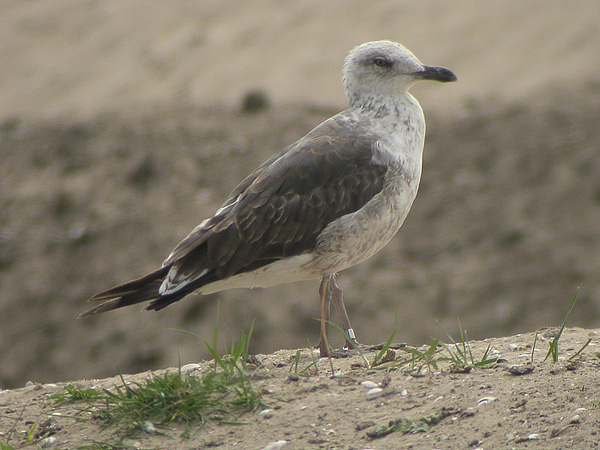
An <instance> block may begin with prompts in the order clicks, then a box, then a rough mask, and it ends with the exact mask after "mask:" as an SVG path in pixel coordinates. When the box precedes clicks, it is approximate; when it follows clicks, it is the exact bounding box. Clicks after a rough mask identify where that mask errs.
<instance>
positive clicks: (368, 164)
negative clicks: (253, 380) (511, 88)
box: [80, 41, 456, 356]
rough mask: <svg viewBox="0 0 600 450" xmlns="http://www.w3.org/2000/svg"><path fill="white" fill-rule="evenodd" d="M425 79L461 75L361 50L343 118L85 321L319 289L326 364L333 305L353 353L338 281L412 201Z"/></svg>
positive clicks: (390, 47)
mask: <svg viewBox="0 0 600 450" xmlns="http://www.w3.org/2000/svg"><path fill="white" fill-rule="evenodd" d="M421 80H434V81H440V82H450V81H456V76H455V75H454V74H453V73H452V72H451V71H450V70H448V69H445V68H442V67H432V66H426V65H423V64H422V63H421V62H420V61H419V60H418V59H417V58H416V57H415V55H413V54H412V53H411V52H410V51H409V50H408V49H406V48H405V47H403V46H402V45H400V44H398V43H395V42H391V41H376V42H367V43H365V44H362V45H360V46H358V47H356V48H354V49H353V50H352V51H351V52H350V53H349V54H348V56H347V57H346V60H345V62H344V67H343V71H342V81H343V86H344V93H345V94H346V97H347V98H348V101H349V104H350V106H349V108H348V109H346V110H345V111H342V112H340V113H338V114H336V115H335V116H333V117H331V118H329V119H327V120H325V121H324V122H323V123H321V124H320V125H318V126H317V127H315V128H314V129H313V130H312V131H310V132H309V133H308V134H307V135H306V136H304V137H303V138H301V139H299V140H298V141H296V142H295V143H293V144H292V145H290V146H288V147H286V148H284V149H283V150H281V151H280V152H278V153H276V154H274V155H273V156H272V157H271V158H269V159H268V160H267V161H265V162H264V163H263V164H262V165H260V166H259V167H258V168H257V169H255V170H254V171H253V172H252V173H250V175H248V176H247V177H246V178H245V179H244V180H243V181H242V182H241V183H240V184H239V185H238V186H237V187H236V188H235V189H234V190H233V192H232V193H231V194H230V195H229V197H228V198H227V199H226V200H225V202H224V203H223V205H222V206H221V207H220V208H219V209H218V210H217V212H216V213H215V214H214V215H213V216H212V217H210V218H208V219H206V220H204V221H202V222H201V223H200V224H199V225H198V226H197V227H195V228H194V229H193V230H192V232H191V233H190V234H189V235H188V236H187V237H186V238H185V239H183V240H182V241H181V242H180V243H179V244H178V245H177V246H176V247H175V248H174V250H173V251H172V252H171V254H170V255H169V256H168V257H167V259H166V260H165V261H164V262H163V264H162V267H160V268H159V269H157V270H155V271H153V272H150V273H149V274H147V275H145V276H143V277H141V278H138V279H136V280H133V281H130V282H127V283H124V284H121V285H118V286H116V287H113V288H112V289H109V290H107V291H104V292H101V293H99V294H96V295H94V296H93V297H92V298H91V299H90V301H93V302H100V303H99V304H98V305H96V306H94V307H93V308H91V309H89V310H88V311H85V312H83V313H82V314H81V315H80V317H86V316H91V315H94V314H98V313H102V312H106V311H110V310H114V309H117V308H121V307H124V306H129V305H133V304H136V303H141V302H149V304H148V305H147V306H146V307H145V309H146V310H155V311H158V310H161V309H163V308H165V307H167V306H169V305H170V304H172V303H175V302H177V301H179V300H181V299H182V298H184V297H185V296H187V295H189V294H191V293H197V294H211V293H215V292H219V291H223V290H226V289H232V288H255V287H261V288H266V287H270V286H275V285H278V284H282V283H291V282H295V281H300V280H310V279H320V280H321V282H320V286H319V296H320V316H321V330H320V341H319V345H318V348H319V350H320V354H321V356H331V349H330V347H329V340H328V325H329V316H330V304H331V302H333V304H334V306H335V308H336V310H337V313H338V315H339V317H340V321H341V323H342V328H343V330H344V332H345V336H346V346H347V347H350V346H352V347H356V346H357V345H358V342H357V340H356V335H355V333H354V330H353V328H352V325H351V323H350V320H349V318H348V314H347V312H346V308H345V305H344V300H343V297H342V290H341V289H340V288H339V286H338V285H337V282H336V275H337V273H338V272H340V271H342V270H344V269H347V268H349V267H352V266H354V265H356V264H359V263H361V262H363V261H365V260H367V259H369V258H370V257H372V256H373V255H374V254H376V253H377V252H378V251H379V250H381V249H382V248H383V247H384V246H385V245H386V244H387V243H388V242H389V241H390V240H391V239H392V237H393V236H394V235H395V234H396V232H397V231H398V230H399V229H400V227H401V226H402V223H403V222H404V220H405V219H406V216H407V215H408V212H409V210H410V208H411V206H412V204H413V201H414V199H415V197H416V195H417V189H418V186H419V181H420V178H421V167H422V155H423V145H424V140H425V118H424V116H423V111H422V109H421V107H420V105H419V103H418V102H417V100H416V99H415V98H414V97H413V96H412V95H411V94H410V93H409V92H408V90H409V89H410V88H411V87H412V86H413V85H414V84H415V83H416V82H418V81H421Z"/></svg>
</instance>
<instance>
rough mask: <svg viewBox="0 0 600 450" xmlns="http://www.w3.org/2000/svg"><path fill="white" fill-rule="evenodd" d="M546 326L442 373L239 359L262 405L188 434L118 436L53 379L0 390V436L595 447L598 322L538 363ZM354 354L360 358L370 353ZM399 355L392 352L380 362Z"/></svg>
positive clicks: (166, 444) (250, 444) (151, 442)
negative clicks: (467, 366)
mask: <svg viewBox="0 0 600 450" xmlns="http://www.w3.org/2000/svg"><path fill="white" fill-rule="evenodd" d="M556 332H557V330H556V329H546V330H540V332H539V334H538V338H537V341H536V339H535V335H534V333H526V334H522V335H521V334H519V335H516V336H510V337H506V338H494V339H486V340H485V341H484V342H472V343H471V349H472V352H473V357H474V359H475V360H480V359H481V357H482V355H483V354H484V352H485V351H486V349H487V348H488V346H489V347H490V349H491V350H490V353H491V354H492V355H493V356H494V357H497V358H500V359H499V362H498V363H497V364H490V365H486V366H484V367H483V368H474V369H472V370H471V371H470V372H463V371H457V370H453V369H452V367H451V366H450V365H449V364H448V363H440V364H439V366H438V367H437V370H433V369H432V370H431V371H428V370H427V369H426V368H424V369H423V370H422V371H420V372H418V371H417V372H414V371H410V370H408V367H409V366H406V365H405V366H403V368H401V369H391V370H382V369H381V367H379V369H371V370H368V369H366V368H365V367H364V365H362V360H361V359H360V357H358V356H353V357H350V358H345V359H338V360H336V361H334V365H335V370H336V372H338V376H337V377H335V378H331V376H330V375H331V372H330V369H329V364H328V362H327V360H326V359H323V360H321V361H320V362H319V364H318V368H319V370H318V373H315V372H314V371H313V370H312V369H311V370H309V371H308V375H306V376H300V377H294V374H296V373H298V372H302V371H303V370H304V369H306V368H307V367H309V366H311V364H312V359H311V357H310V356H309V351H308V350H307V349H304V350H301V352H302V357H301V358H300V360H299V364H298V369H299V370H298V372H297V371H296V370H295V361H296V351H295V350H280V351H277V352H275V353H272V354H269V355H257V356H256V357H254V358H253V359H252V361H253V364H250V366H249V367H250V368H251V369H250V371H251V373H252V379H253V381H252V385H253V386H254V387H255V388H256V389H257V390H259V391H260V392H262V393H263V400H264V401H265V402H266V403H267V404H268V406H269V408H268V409H266V410H263V413H262V414H260V413H248V414H245V415H243V416H241V417H240V418H239V419H237V420H238V422H240V423H239V424H237V425H232V424H223V425H219V424H216V423H215V422H207V424H206V425H205V426H203V427H202V428H201V429H200V431H198V429H196V428H192V429H191V430H187V431H186V429H185V428H184V427H183V426H179V427H178V426H176V425H170V426H167V427H166V428H162V427H159V428H156V429H157V430H158V431H159V432H160V433H162V434H158V435H157V434H152V433H143V432H141V431H140V432H137V433H134V434H133V435H131V436H129V437H128V438H126V439H124V440H123V439H120V438H121V437H122V435H123V433H124V431H123V430H119V429H118V428H117V427H114V426H113V427H109V428H103V427H102V424H103V423H102V421H101V420H99V419H94V418H92V417H91V416H90V413H89V412H86V411H82V410H85V409H86V404H85V403H83V404H82V403H77V402H76V403H66V404H62V405H57V404H56V402H55V401H54V400H53V399H52V398H51V397H50V396H52V395H54V394H57V393H63V392H65V390H64V384H63V383H58V384H45V385H44V384H32V385H31V386H28V387H25V388H21V389H17V390H13V391H5V392H0V413H1V414H0V430H4V431H3V432H2V434H0V442H7V440H8V439H9V443H10V444H12V445H13V446H15V447H16V448H18V447H19V446H20V445H23V444H24V443H25V442H26V440H27V431H28V430H30V429H31V427H32V425H33V424H38V427H37V428H35V432H34V433H30V435H31V436H32V437H31V440H33V441H34V442H37V443H43V442H48V440H49V439H52V441H51V442H52V445H50V446H49V447H51V448H78V447H79V446H85V445H91V444H92V443H93V442H92V441H95V442H96V445H100V444H99V443H102V444H103V445H106V447H102V448H109V447H108V445H115V444H117V443H118V444H119V445H121V446H122V447H117V448H148V449H150V448H152V449H156V448H160V449H167V448H178V449H198V448H223V449H229V448H253V449H262V448H268V447H267V446H268V445H269V444H276V445H279V446H274V447H271V448H286V449H288V448H290V449H301V448H328V449H333V448H348V449H351V448H355V449H390V448H415V449H416V448H419V449H421V448H436V449H456V448H482V449H485V448H489V449H492V448H493V449H497V448H573V449H590V448H595V447H597V443H598V426H599V425H600V418H599V416H598V398H599V396H600V387H599V386H598V383H597V382H596V381H597V373H598V370H599V369H600V361H599V360H598V354H597V350H598V344H599V342H600V341H599V340H598V330H584V329H579V328H572V329H566V330H565V332H564V333H563V335H562V337H561V339H560V340H559V355H560V356H559V358H560V359H559V362H557V363H552V362H551V361H550V360H547V361H546V362H543V359H544V356H545V354H546V352H547V349H548V343H549V342H550V341H551V340H552V339H553V336H555V333H556ZM590 339H591V342H590V344H589V345H588V346H587V347H585V349H584V350H583V352H582V353H580V354H579V355H577V356H575V354H576V353H577V352H578V351H579V350H580V349H581V348H582V347H583V346H584V345H585V343H586V342H587V341H588V340H590ZM534 343H535V349H534V348H533V345H534ZM532 350H533V351H532ZM532 353H533V354H534V356H533V363H531V358H532V356H531V355H532ZM365 356H366V357H367V359H368V360H369V361H372V360H373V357H374V353H367V354H366V355H365ZM406 356H407V353H406V352H405V351H403V350H395V355H394V356H393V357H392V356H390V359H392V358H394V357H395V358H397V360H398V361H399V360H402V359H405V358H406ZM574 356H575V357H574ZM573 357H574V358H573ZM386 364H388V365H389V364H393V363H391V362H388V363H386ZM209 366H210V364H209V362H202V363H201V364H200V365H199V367H198V369H196V371H195V372H192V375H202V374H203V373H205V372H207V371H208V370H210V367H209ZM311 367H312V366H311ZM171 370H176V369H171ZM160 374H161V373H160V372H158V373H155V374H152V373H149V372H146V373H141V374H138V375H126V376H125V380H126V382H127V383H129V385H130V386H132V387H133V386H135V383H143V382H144V380H147V379H149V378H150V377H152V376H153V375H160ZM290 375H292V376H290ZM369 383H370V384H369ZM76 384H77V385H78V386H80V387H84V388H95V389H110V390H114V389H115V386H122V381H121V380H120V379H119V378H117V377H114V378H109V379H103V380H85V381H79V382H77V383H76ZM419 420H421V421H419ZM408 421H411V423H413V424H414V428H413V432H410V433H407V434H404V433H403V432H401V431H390V430H389V428H390V427H391V426H393V425H394V424H401V423H406V422H408ZM157 426H158V424H157ZM386 428H388V430H387V432H385V431H384V429H386ZM182 435H187V436H188V437H182ZM189 435H192V438H189ZM36 436H39V437H42V436H43V438H42V439H36ZM44 440H45V441H44ZM283 444H285V445H284V446H283ZM126 446H129V447H126ZM94 448H101V447H94Z"/></svg>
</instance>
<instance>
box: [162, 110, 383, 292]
mask: <svg viewBox="0 0 600 450" xmlns="http://www.w3.org/2000/svg"><path fill="white" fill-rule="evenodd" d="M374 149H375V139H374V138H373V137H372V136H367V135H361V134H360V133H358V132H355V133H352V132H348V129H347V128H344V130H343V132H341V131H340V124H339V123H338V122H337V121H336V119H335V118H333V119H330V120H328V121H326V122H324V123H323V124H322V125H320V126H319V127H317V128H316V129H315V130H313V131H312V132H311V133H309V134H308V135H307V136H306V137H304V138H303V139H301V140H299V141H298V142H296V143H295V144H294V145H292V146H290V147H288V148H286V149H284V150H283V151H281V152H280V153H278V154H276V155H274V156H273V157H272V158H271V159H270V160H268V161H267V162H265V163H264V164H263V165H261V166H260V167H259V168H258V169H256V170H255V171H254V172H253V173H251V174H250V175H249V176H248V177H246V179H245V180H244V181H242V183H240V184H239V185H238V186H237V187H236V188H235V189H234V191H233V192H232V194H231V195H230V196H229V198H228V199H227V200H226V201H225V202H224V204H223V206H222V207H221V208H220V209H219V212H218V214H217V215H215V216H214V217H213V218H211V219H209V220H207V221H205V222H204V224H203V225H201V226H199V227H197V228H196V229H195V230H194V231H192V233H190V235H188V236H187V237H186V238H185V239H184V240H183V241H182V242H181V243H180V244H178V246H177V247H176V248H175V249H174V250H173V252H172V253H171V255H169V258H167V260H166V261H165V263H164V265H165V266H171V268H170V270H169V275H168V276H167V279H166V281H165V283H166V284H167V287H166V289H165V292H169V293H172V292H176V291H177V290H179V289H181V288H183V287H184V286H187V285H189V284H190V283H194V285H196V286H197V287H200V286H201V285H202V277H206V279H207V281H208V280H211V281H214V280H215V277H216V278H217V279H223V278H227V277H229V276H232V275H235V274H238V273H242V272H245V271H248V270H254V269H256V268H257V267H260V266H261V265H264V264H268V263H269V262H272V261H274V260H277V259H281V258H285V257H289V256H293V255H298V254H301V253H304V252H309V251H311V250H312V249H313V248H314V246H315V245H316V241H317V237H318V235H319V234H320V233H321V231H322V230H323V229H324V228H325V227H326V226H327V224H328V223H330V222H332V221H333V220H335V219H337V218H339V217H341V216H343V215H346V214H349V213H352V212H354V211H357V210H358V209H360V208H361V207H362V206H363V205H364V204H365V203H367V202H368V201H369V200H370V199H371V198H373V196H375V195H376V194H377V193H378V192H380V191H381V189H382V186H383V179H384V176H385V173H386V167H385V166H384V165H383V164H380V163H377V162H376V161H377V159H376V158H373V151H374Z"/></svg>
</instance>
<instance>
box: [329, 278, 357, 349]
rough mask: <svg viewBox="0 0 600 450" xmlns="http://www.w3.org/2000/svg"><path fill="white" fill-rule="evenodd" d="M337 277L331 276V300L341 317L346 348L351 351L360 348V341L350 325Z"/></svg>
mask: <svg viewBox="0 0 600 450" xmlns="http://www.w3.org/2000/svg"><path fill="white" fill-rule="evenodd" d="M335 277H336V274H333V275H331V280H330V283H329V290H330V291H331V298H332V300H333V304H334V306H335V309H336V310H337V313H338V316H340V321H341V322H342V328H343V329H344V333H345V334H346V347H348V349H350V350H351V349H353V348H356V347H358V341H357V340H356V336H355V335H354V330H353V329H352V324H351V323H350V319H349V318H348V313H347V312H346V305H344V294H343V292H342V289H341V288H340V287H339V286H338V285H337V283H336V280H335Z"/></svg>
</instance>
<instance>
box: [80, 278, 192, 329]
mask: <svg viewBox="0 0 600 450" xmlns="http://www.w3.org/2000/svg"><path fill="white" fill-rule="evenodd" d="M168 272H169V267H161V268H160V269H158V270H155V271H154V272H151V273H149V274H147V275H145V276H143V277H141V278H138V279H137V280H133V281H130V282H128V283H124V284H121V285H119V286H115V287H114V288H112V289H109V290H107V291H104V292H100V293H99V294H96V295H94V296H93V297H92V298H91V299H90V301H91V302H102V303H100V304H99V305H98V306H95V307H93V308H91V309H89V310H87V311H85V312H83V313H81V314H80V315H79V317H88V316H92V315H94V314H100V313H103V312H106V311H112V310H113V309H117V308H123V307H125V306H130V305H135V304H136V303H142V302H147V301H150V302H152V303H150V305H148V307H147V308H146V309H149V310H150V309H153V310H157V311H158V310H159V309H162V308H164V307H166V306H168V305H170V304H171V303H174V302H176V301H178V300H180V299H182V298H183V297H184V296H185V295H187V294H189V291H186V292H185V293H184V292H181V293H179V292H177V293H173V294H172V295H169V296H165V297H163V296H161V295H160V294H159V293H158V289H159V287H160V285H161V284H162V282H163V280H164V278H165V277H166V275H167V273H168Z"/></svg>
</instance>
